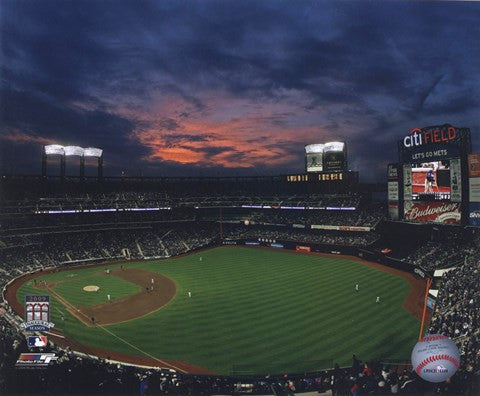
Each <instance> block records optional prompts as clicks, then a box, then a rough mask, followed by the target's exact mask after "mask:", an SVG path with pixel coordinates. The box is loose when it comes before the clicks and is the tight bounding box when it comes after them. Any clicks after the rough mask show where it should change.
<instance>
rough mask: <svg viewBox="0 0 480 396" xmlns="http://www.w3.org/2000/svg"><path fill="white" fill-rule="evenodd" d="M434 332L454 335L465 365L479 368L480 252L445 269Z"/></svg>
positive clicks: (432, 330) (470, 368)
mask: <svg viewBox="0 0 480 396" xmlns="http://www.w3.org/2000/svg"><path fill="white" fill-rule="evenodd" d="M429 332H430V333H431V334H443V335H446V336H449V337H451V338H452V339H453V340H455V341H456V342H457V344H458V345H459V346H460V351H461V354H462V355H461V364H462V368H463V369H464V370H466V371H467V372H474V371H478V370H479V369H480V255H479V254H478V253H477V254H475V255H472V256H471V257H469V258H468V259H467V260H466V262H465V263H462V264H461V265H459V266H457V267H456V268H454V269H451V270H449V271H448V272H445V273H444V274H443V276H442V279H441V285H440V290H439V293H438V295H437V298H436V302H435V313H434V315H433V317H432V320H431V322H430V328H429Z"/></svg>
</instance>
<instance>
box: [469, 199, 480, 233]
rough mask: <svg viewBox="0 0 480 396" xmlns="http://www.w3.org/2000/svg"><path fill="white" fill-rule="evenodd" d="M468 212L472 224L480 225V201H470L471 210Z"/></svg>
mask: <svg viewBox="0 0 480 396" xmlns="http://www.w3.org/2000/svg"><path fill="white" fill-rule="evenodd" d="M469 212H470V213H469V214H468V222H469V223H470V225H472V226H475V227H480V203H479V202H473V203H470V210H469Z"/></svg>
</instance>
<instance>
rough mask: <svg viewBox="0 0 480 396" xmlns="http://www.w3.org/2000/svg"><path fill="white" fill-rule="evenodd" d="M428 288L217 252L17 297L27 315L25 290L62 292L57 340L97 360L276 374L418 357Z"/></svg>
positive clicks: (332, 266)
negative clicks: (354, 360)
mask: <svg viewBox="0 0 480 396" xmlns="http://www.w3.org/2000/svg"><path fill="white" fill-rule="evenodd" d="M356 285H358V290H356V289H357V287H356ZM423 293H424V283H423V281H420V280H417V279H415V278H414V277H413V276H412V275H409V274H404V273H402V272H400V271H397V270H393V269H389V268H387V267H383V266H380V265H378V264H373V263H369V262H365V261H363V260H360V259H357V258H354V257H345V256H335V255H321V254H308V253H298V252H286V251H280V250H273V249H262V248H244V247H219V248H213V249H210V250H208V251H201V252H197V253H195V254H191V255H186V256H182V257H177V258H172V259H164V260H157V261H143V262H128V263H122V264H111V265H101V266H93V267H76V268H71V269H67V270H62V271H59V272H53V273H47V274H36V275H32V276H28V277H26V278H23V279H19V280H18V281H16V282H14V283H13V284H12V285H11V286H10V287H9V289H8V290H7V298H8V299H9V300H10V303H11V305H12V306H13V307H14V309H15V310H16V311H17V312H18V313H19V314H21V315H22V316H23V301H24V297H25V296H26V295H42V294H49V295H50V296H52V298H51V300H52V302H51V321H52V322H53V323H55V328H54V333H55V334H56V335H57V336H54V335H51V337H52V338H51V339H53V340H55V342H58V343H59V344H60V345H70V346H72V348H74V349H76V350H81V351H83V352H85V353H88V354H94V355H97V356H101V357H103V358H107V357H109V358H111V359H116V360H122V361H126V362H131V363H137V364H145V365H151V366H159V367H170V368H174V369H176V370H179V371H182V372H192V373H217V374H232V373H236V374H268V373H271V374H273V373H285V372H288V373H294V372H297V373H299V372H304V371H314V370H319V369H324V368H328V367H331V366H332V365H333V363H335V362H337V363H339V364H340V365H346V364H349V363H351V358H352V353H355V354H356V355H357V356H358V357H359V358H361V359H362V360H368V359H374V358H375V359H378V358H385V359H398V360H402V359H404V360H408V359H409V355H410V352H411V349H412V347H413V345H414V344H415V342H416V340H417V337H418V332H419V328H420V320H419V318H420V315H421V308H422V304H423ZM377 297H379V302H377Z"/></svg>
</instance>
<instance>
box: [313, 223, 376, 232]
mask: <svg viewBox="0 0 480 396" xmlns="http://www.w3.org/2000/svg"><path fill="white" fill-rule="evenodd" d="M311 228H312V230H335V231H370V230H371V227H360V226H333V225H323V224H312V225H311Z"/></svg>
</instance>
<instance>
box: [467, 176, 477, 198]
mask: <svg viewBox="0 0 480 396" xmlns="http://www.w3.org/2000/svg"><path fill="white" fill-rule="evenodd" d="M468 187H469V191H470V192H469V199H470V202H480V177H470V178H469V179H468Z"/></svg>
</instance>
